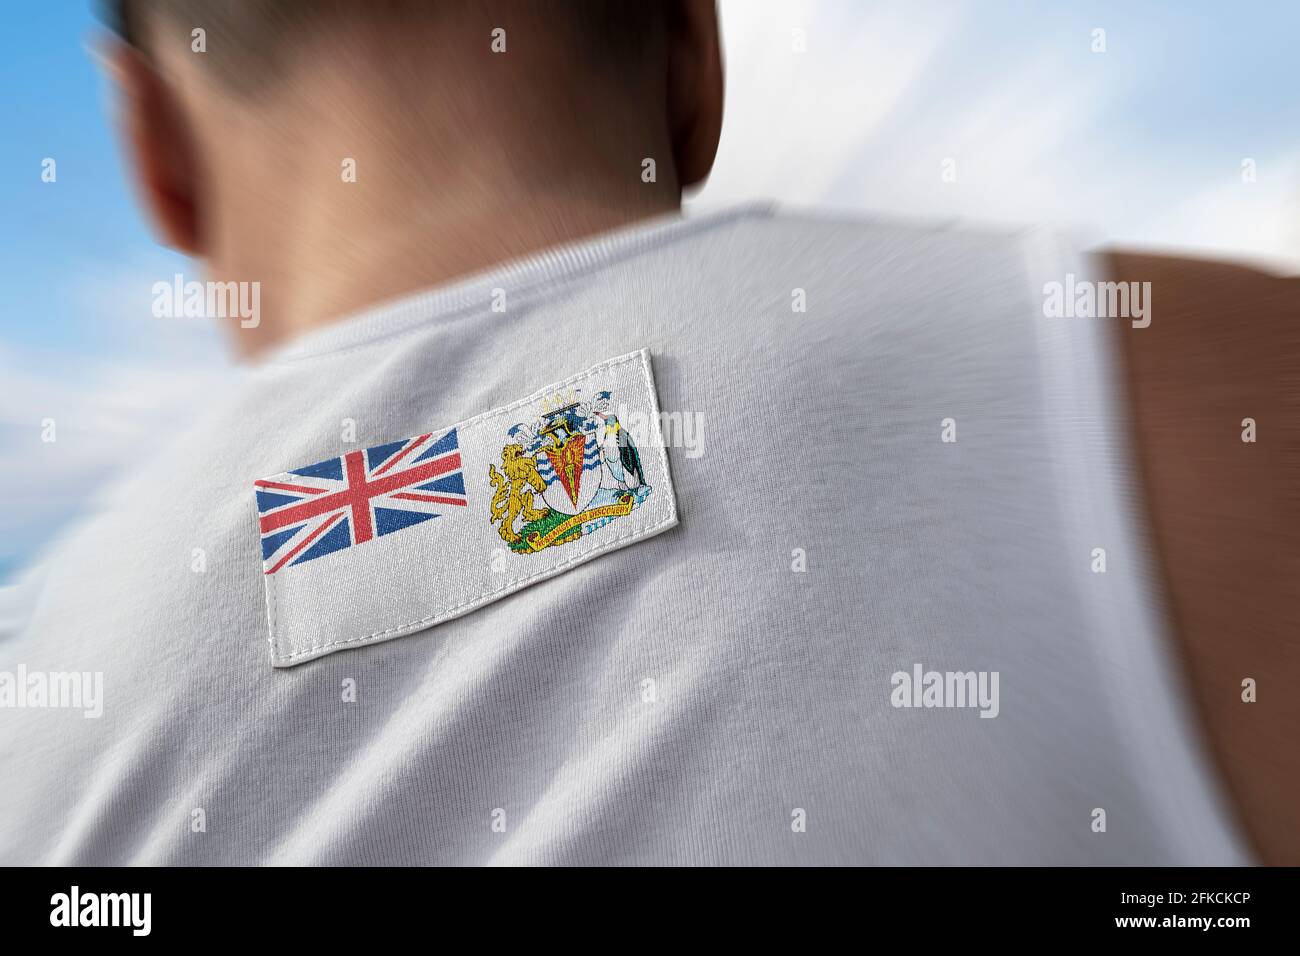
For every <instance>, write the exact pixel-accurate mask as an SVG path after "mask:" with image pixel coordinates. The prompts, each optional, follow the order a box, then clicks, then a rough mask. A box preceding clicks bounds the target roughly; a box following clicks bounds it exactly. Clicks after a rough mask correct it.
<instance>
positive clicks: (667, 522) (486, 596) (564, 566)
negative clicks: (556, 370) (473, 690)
mask: <svg viewBox="0 0 1300 956" xmlns="http://www.w3.org/2000/svg"><path fill="white" fill-rule="evenodd" d="M638 358H639V359H640V360H641V375H642V378H643V380H644V383H645V388H646V394H647V395H648V396H649V400H650V404H651V408H650V411H651V413H652V421H654V423H655V429H656V434H655V442H654V444H655V446H656V451H657V453H658V455H659V461H660V465H661V466H662V468H663V474H664V485H665V488H664V490H665V492H666V494H667V500H668V502H669V506H670V508H671V509H672V510H671V512H670V513H669V515H668V516H667V517H666V518H663V519H661V520H660V521H657V522H655V523H654V524H652V525H649V526H647V527H644V528H636V529H632V530H629V531H628V532H626V533H624V534H621V535H619V536H618V537H615V538H605V539H603V540H601V541H600V542H599V543H598V544H596V545H595V546H593V547H589V548H587V549H586V550H585V551H580V552H578V553H576V554H573V555H572V556H570V557H569V558H566V559H565V560H563V561H561V562H560V563H559V564H556V565H554V566H552V567H548V568H544V569H541V570H538V571H535V572H533V573H532V574H527V575H524V576H523V577H519V578H512V579H511V580H509V581H506V582H504V583H502V584H501V585H500V586H498V587H495V588H489V589H488V590H486V591H483V592H481V593H480V594H477V595H475V596H474V597H472V598H470V599H469V600H468V601H462V602H461V603H460V604H456V605H453V606H452V607H449V608H445V609H443V610H441V611H438V612H436V613H434V614H431V615H429V616H427V617H423V618H420V619H418V620H415V621H408V622H406V623H404V624H396V625H394V626H392V627H389V628H384V629H383V630H380V631H374V632H373V633H370V634H363V635H360V636H358V637H349V638H343V639H341V640H337V641H326V642H324V643H322V644H312V645H310V646H309V647H307V648H305V649H304V650H301V651H294V652H292V653H284V652H282V651H281V650H280V647H279V644H278V639H277V634H276V629H275V620H276V598H275V592H276V582H275V581H274V579H273V578H272V577H271V576H269V575H266V576H264V578H263V580H264V581H265V582H266V587H265V592H266V595H265V596H266V610H267V624H268V626H269V631H270V633H269V636H268V643H269V644H270V650H271V659H272V661H292V660H295V659H297V658H302V657H312V656H319V655H320V653H321V652H322V651H325V650H327V649H328V648H332V647H342V646H345V645H349V644H362V643H365V642H368V641H379V640H381V639H383V638H386V637H397V636H400V633H401V632H407V631H413V630H417V629H423V628H425V627H432V626H433V625H434V624H437V623H440V622H442V621H446V620H450V619H452V618H456V617H460V616H462V615H464V614H467V613H469V612H470V611H471V610H473V609H474V608H477V607H481V606H482V605H483V604H487V603H490V601H491V600H492V599H493V598H495V597H496V596H497V595H499V594H501V593H502V592H504V591H509V590H512V589H518V588H522V587H524V586H525V585H527V584H530V583H533V582H535V581H542V580H545V579H546V578H548V577H554V576H555V575H557V574H560V573H562V572H564V571H566V570H568V569H569V568H571V567H573V566H574V565H576V564H579V563H581V562H582V561H584V560H586V559H587V558H590V557H592V556H593V555H595V554H597V553H599V552H602V551H607V550H611V549H614V548H616V547H619V546H622V545H623V544H624V543H631V542H632V541H635V540H639V539H642V538H650V537H653V536H654V535H655V534H658V533H659V532H662V531H667V530H668V529H669V528H672V527H673V526H675V525H676V524H677V510H676V501H677V498H676V493H675V491H674V490H673V484H672V476H671V473H670V472H669V470H668V449H667V448H666V447H665V444H664V441H663V436H662V435H661V434H659V433H658V428H659V396H658V395H656V394H655V390H654V380H653V379H652V378H651V375H650V353H649V351H648V350H646V349H638V350H637V351H635V352H629V353H627V354H625V355H620V356H618V357H617V358H612V359H609V360H608V361H605V362H601V363H600V364H599V365H593V366H592V367H591V368H589V369H587V370H586V371H584V372H579V373H578V374H576V375H571V376H569V377H568V378H566V379H564V380H562V381H560V382H556V383H554V384H552V385H547V386H545V387H543V388H540V389H537V390H536V391H535V392H533V393H531V394H530V395H528V396H527V397H525V398H522V399H520V400H518V401H515V402H511V403H509V404H508V405H502V406H500V407H499V408H494V409H491V410H489V411H486V412H483V413H482V414H479V415H475V416H474V417H473V418H468V419H466V420H465V421H462V422H457V423H456V424H454V425H449V426H447V429H448V430H450V429H452V428H456V429H465V428H468V427H470V426H471V425H475V424H477V423H479V422H481V421H483V420H485V419H488V418H493V417H495V416H497V415H501V414H504V413H506V412H509V411H513V410H514V409H516V408H522V407H524V406H526V405H530V404H533V403H534V402H537V401H538V400H540V399H541V398H543V397H544V396H546V395H548V394H550V393H551V392H554V391H556V390H557V389H560V388H563V387H565V386H567V385H572V384H575V383H577V382H580V381H583V380H584V379H587V378H590V377H591V376H592V375H595V374H596V373H598V372H603V371H605V370H606V369H610V368H614V367H615V366H618V365H622V364H625V363H627V362H632V361H635V360H637V359H638ZM291 473H292V472H288V471H286V472H281V473H280V474H279V475H275V476H272V477H281V476H283V475H288V474H291Z"/></svg>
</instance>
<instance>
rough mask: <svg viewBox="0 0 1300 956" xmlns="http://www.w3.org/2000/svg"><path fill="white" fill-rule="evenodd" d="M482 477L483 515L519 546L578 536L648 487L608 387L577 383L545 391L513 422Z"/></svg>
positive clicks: (642, 496) (622, 511)
mask: <svg viewBox="0 0 1300 956" xmlns="http://www.w3.org/2000/svg"><path fill="white" fill-rule="evenodd" d="M488 479H489V481H490V482H491V484H492V488H493V495H492V503H491V515H490V520H491V521H492V523H493V524H498V523H499V526H498V528H497V531H498V533H499V534H500V535H501V540H503V541H505V542H506V544H508V545H509V546H510V549H511V550H512V551H514V552H516V553H519V554H531V553H536V552H538V551H541V550H543V549H545V548H549V547H551V546H553V545H562V544H569V543H571V542H573V541H577V540H578V539H579V538H580V537H582V536H583V535H586V534H591V533H592V532H594V531H596V530H597V529H599V528H601V527H604V526H605V525H607V524H609V523H610V522H612V521H617V520H618V519H619V518H620V517H623V516H624V515H627V514H630V513H631V512H632V510H633V509H634V508H636V507H637V506H638V505H640V504H641V503H642V502H643V501H645V500H646V499H647V498H649V497H650V494H651V490H652V489H651V488H650V486H649V485H647V484H646V483H645V474H644V472H643V471H642V468H641V456H640V454H639V453H638V452H637V449H636V445H635V444H634V443H633V441H632V438H631V436H630V435H628V433H627V430H626V429H624V428H623V427H622V425H621V424H620V422H619V420H618V416H617V415H615V414H614V412H613V408H612V403H611V401H610V393H609V392H598V393H597V394H596V396H595V397H594V398H591V399H588V398H585V397H584V396H583V394H582V392H581V390H580V389H568V390H566V391H565V392H563V393H557V394H555V395H551V396H548V397H547V398H545V399H543V400H542V402H541V404H540V407H539V409H538V417H537V418H536V419H535V420H533V421H531V422H521V423H520V424H517V425H515V426H514V427H512V428H511V429H510V430H509V431H508V433H507V441H506V444H505V446H504V447H503V448H502V449H501V468H500V470H498V469H497V466H496V465H488Z"/></svg>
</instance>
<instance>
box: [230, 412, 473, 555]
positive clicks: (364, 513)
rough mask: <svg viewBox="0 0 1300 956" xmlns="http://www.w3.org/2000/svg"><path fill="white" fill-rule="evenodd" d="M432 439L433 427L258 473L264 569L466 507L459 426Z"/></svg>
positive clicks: (347, 545) (349, 545)
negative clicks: (266, 474)
mask: <svg viewBox="0 0 1300 956" xmlns="http://www.w3.org/2000/svg"><path fill="white" fill-rule="evenodd" d="M432 439H433V433H432V432H430V433H429V434H427V435H418V436H416V437H415V438H407V439H404V440H402V441H396V442H389V443H388V444H386V445H376V446H375V447H374V448H367V449H366V450H365V451H350V452H348V453H347V454H345V455H342V456H340V457H338V458H330V459H328V460H326V461H321V462H317V463H316V464H314V465H308V466H307V467H305V468H297V469H294V470H293V471H290V472H287V473H286V474H283V475H276V476H275V477H274V478H263V479H261V480H259V481H255V482H254V483H253V484H254V485H255V486H256V489H257V513H258V519H259V524H260V527H261V531H262V567H263V571H264V573H266V574H275V572H277V571H279V570H280V569H281V568H283V567H285V566H292V565H296V564H302V563H303V562H304V561H312V560H314V559H316V558H320V557H323V556H325V555H327V554H331V553H333V552H335V551H339V550H342V549H343V548H348V547H351V546H352V545H354V544H362V543H364V542H366V541H370V540H371V539H372V538H375V537H379V536H382V535H386V534H392V533H393V532H394V531H401V530H402V529H403V528H409V527H411V526H412V525H417V524H421V523H423V522H425V521H429V520H431V519H433V518H437V517H438V516H439V515H441V514H445V513H446V512H447V510H448V509H449V508H455V507H461V508H463V507H465V478H464V475H463V474H462V472H461V463H460V450H459V446H458V445H457V443H456V429H454V428H453V429H452V430H451V431H449V432H447V433H446V434H445V435H443V436H441V437H440V438H438V439H437V440H436V441H434V440H432Z"/></svg>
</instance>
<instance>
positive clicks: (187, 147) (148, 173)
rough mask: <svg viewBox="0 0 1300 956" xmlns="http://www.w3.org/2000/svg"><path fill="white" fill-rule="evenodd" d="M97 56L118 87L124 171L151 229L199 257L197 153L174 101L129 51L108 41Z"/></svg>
mask: <svg viewBox="0 0 1300 956" xmlns="http://www.w3.org/2000/svg"><path fill="white" fill-rule="evenodd" d="M96 52H97V53H98V54H99V58H100V60H101V62H102V64H103V66H104V68H105V69H106V71H107V72H108V75H109V77H110V78H111V79H112V80H113V81H114V83H115V84H116V86H117V96H118V101H119V102H118V126H119V132H120V134H121V137H122V140H123V144H124V146H125V149H126V154H127V167H128V169H129V171H130V175H131V178H132V180H133V181H134V183H135V187H136V191H137V192H138V193H139V195H140V197H141V199H142V200H143V203H144V206H145V209H146V210H147V213H148V216H149V218H150V220H151V221H152V222H153V226H154V229H155V230H156V231H157V232H158V234H159V236H160V237H161V239H162V241H163V242H164V243H166V244H167V245H169V246H172V247H173V248H175V249H178V250H179V251H181V252H184V253H186V254H187V255H191V256H202V255H203V253H204V249H203V248H202V242H201V238H200V228H199V211H200V210H199V201H198V200H199V196H200V195H201V191H200V189H199V185H200V183H199V175H200V174H199V168H198V165H197V163H196V162H195V157H196V156H197V155H198V150H197V148H196V144H195V143H194V140H193V135H192V133H191V130H190V129H189V126H188V124H187V123H186V122H185V113H184V111H183V110H182V109H181V105H180V103H179V101H178V100H177V99H176V97H175V94H174V93H173V91H172V90H171V89H170V88H169V87H168V86H167V84H166V83H164V82H163V79H162V77H161V76H160V75H159V73H158V71H157V70H156V69H155V68H154V66H153V65H152V64H151V63H150V62H149V61H148V59H147V58H146V57H145V56H144V55H142V54H141V53H140V52H139V51H138V50H136V49H134V48H133V47H131V46H128V45H127V44H125V43H121V42H118V41H116V40H110V41H106V42H104V43H103V44H101V45H100V46H99V48H98V50H97V51H96Z"/></svg>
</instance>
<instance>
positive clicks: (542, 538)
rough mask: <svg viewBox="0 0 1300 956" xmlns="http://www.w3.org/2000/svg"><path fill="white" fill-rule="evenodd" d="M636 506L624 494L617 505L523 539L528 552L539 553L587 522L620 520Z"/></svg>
mask: <svg viewBox="0 0 1300 956" xmlns="http://www.w3.org/2000/svg"><path fill="white" fill-rule="evenodd" d="M635 505H636V499H635V498H633V497H632V495H631V494H628V493H624V494H623V495H621V496H620V497H619V499H618V504H613V505H602V506H601V507H599V508H592V509H591V510H590V511H584V512H583V513H582V514H580V515H574V516H573V517H572V518H566V519H565V520H563V521H561V522H560V523H559V524H557V525H556V526H555V527H554V528H552V529H551V530H550V531H548V532H546V534H545V535H542V534H541V533H540V532H537V531H534V532H533V533H532V534H530V535H528V536H527V537H525V538H524V540H525V541H527V542H528V550H529V551H541V550H542V548H547V547H550V546H551V545H553V544H555V542H556V541H558V540H559V539H561V538H563V537H565V536H566V535H568V533H569V532H571V531H572V530H573V529H574V528H576V527H578V526H579V525H584V524H586V523H587V522H588V521H595V520H596V519H598V518H621V517H622V516H623V515H627V514H631V513H632V508H633V507H634V506H635Z"/></svg>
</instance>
